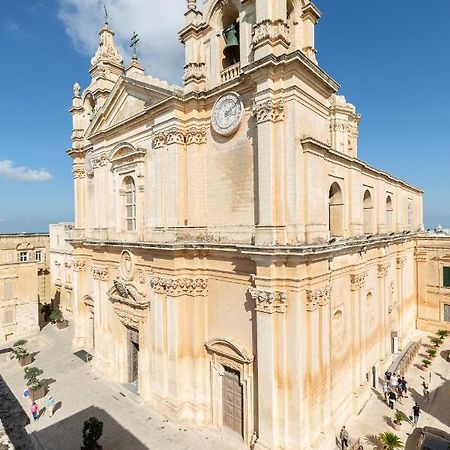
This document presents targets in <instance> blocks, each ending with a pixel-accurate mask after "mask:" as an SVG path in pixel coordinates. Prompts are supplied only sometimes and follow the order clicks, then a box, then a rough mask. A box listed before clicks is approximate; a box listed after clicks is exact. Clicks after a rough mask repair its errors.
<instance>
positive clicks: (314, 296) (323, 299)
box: [306, 284, 331, 311]
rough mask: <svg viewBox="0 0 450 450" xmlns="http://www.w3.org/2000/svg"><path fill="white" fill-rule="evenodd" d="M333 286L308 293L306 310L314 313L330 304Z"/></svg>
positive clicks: (308, 291)
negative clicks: (320, 307)
mask: <svg viewBox="0 0 450 450" xmlns="http://www.w3.org/2000/svg"><path fill="white" fill-rule="evenodd" d="M330 299H331V286H330V285H329V284H328V285H326V286H325V287H323V288H320V289H314V290H307V291H306V309H307V310H308V311H314V310H316V309H317V308H318V307H319V306H324V305H327V304H328V303H330Z"/></svg>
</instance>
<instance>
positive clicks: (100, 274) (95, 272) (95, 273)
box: [91, 266, 108, 281]
mask: <svg viewBox="0 0 450 450" xmlns="http://www.w3.org/2000/svg"><path fill="white" fill-rule="evenodd" d="M91 273H92V277H93V278H94V280H101V281H106V280H107V279H108V268H107V267H100V266H92V267H91Z"/></svg>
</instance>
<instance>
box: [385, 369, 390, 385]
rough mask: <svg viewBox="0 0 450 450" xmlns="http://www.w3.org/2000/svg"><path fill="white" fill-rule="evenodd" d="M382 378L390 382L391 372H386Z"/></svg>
mask: <svg viewBox="0 0 450 450" xmlns="http://www.w3.org/2000/svg"><path fill="white" fill-rule="evenodd" d="M384 378H386V381H387V382H388V383H389V381H391V372H389V371H387V372H386V373H385V374H384Z"/></svg>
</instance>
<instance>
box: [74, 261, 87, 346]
mask: <svg viewBox="0 0 450 450" xmlns="http://www.w3.org/2000/svg"><path fill="white" fill-rule="evenodd" d="M72 265H73V280H72V285H73V323H74V328H75V330H74V337H73V340H72V348H73V349H74V350H79V349H81V348H84V347H85V346H86V344H87V341H86V338H87V336H86V327H85V322H86V318H85V311H84V305H83V297H84V295H85V292H84V283H83V280H84V277H85V276H86V261H84V260H83V259H79V258H78V257H76V256H75V257H74V260H73V262H72Z"/></svg>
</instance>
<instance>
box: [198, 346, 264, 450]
mask: <svg viewBox="0 0 450 450" xmlns="http://www.w3.org/2000/svg"><path fill="white" fill-rule="evenodd" d="M205 347H206V350H207V351H208V354H209V355H210V374H211V376H210V380H211V381H210V383H211V384H210V389H211V405H210V406H211V421H212V423H213V425H215V426H217V427H223V426H224V418H223V377H224V374H225V368H229V369H232V370H235V371H236V372H238V373H239V382H240V384H241V386H242V439H243V440H244V442H245V444H247V445H250V441H251V438H252V435H253V433H254V431H255V429H254V427H255V423H254V422H255V421H254V415H255V406H254V405H255V403H254V381H253V356H249V354H248V352H247V351H246V350H245V348H244V346H242V345H241V344H238V343H236V342H234V341H232V340H231V339H227V338H214V339H210V340H209V341H208V342H207V343H206V344H205Z"/></svg>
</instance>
